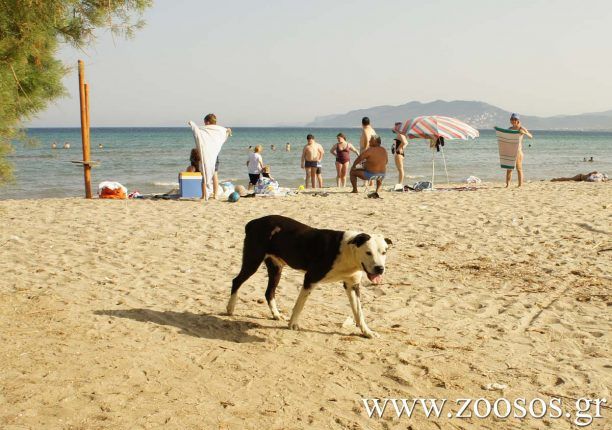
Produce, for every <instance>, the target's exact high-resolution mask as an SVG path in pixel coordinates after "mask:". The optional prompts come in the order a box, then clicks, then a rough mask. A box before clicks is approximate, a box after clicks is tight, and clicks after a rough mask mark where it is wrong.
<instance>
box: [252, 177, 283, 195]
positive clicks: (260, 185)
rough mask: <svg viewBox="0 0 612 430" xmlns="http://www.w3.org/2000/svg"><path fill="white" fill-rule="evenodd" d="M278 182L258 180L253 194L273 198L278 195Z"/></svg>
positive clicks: (268, 179)
mask: <svg viewBox="0 0 612 430" xmlns="http://www.w3.org/2000/svg"><path fill="white" fill-rule="evenodd" d="M278 188H279V186H278V182H277V181H275V180H274V179H270V178H259V180H258V181H257V184H256V185H255V194H263V195H270V196H274V195H276V194H277V193H278Z"/></svg>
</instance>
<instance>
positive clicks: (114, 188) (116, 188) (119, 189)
mask: <svg viewBox="0 0 612 430" xmlns="http://www.w3.org/2000/svg"><path fill="white" fill-rule="evenodd" d="M127 195H128V190H127V188H125V187H124V186H123V185H121V184H120V183H119V182H112V181H103V182H100V184H99V185H98V196H99V197H100V198H101V199H127Z"/></svg>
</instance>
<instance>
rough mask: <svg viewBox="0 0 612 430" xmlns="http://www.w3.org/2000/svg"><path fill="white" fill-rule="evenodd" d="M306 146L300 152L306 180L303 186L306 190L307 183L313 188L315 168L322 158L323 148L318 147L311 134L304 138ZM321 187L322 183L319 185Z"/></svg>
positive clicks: (315, 175)
mask: <svg viewBox="0 0 612 430" xmlns="http://www.w3.org/2000/svg"><path fill="white" fill-rule="evenodd" d="M306 140H307V142H308V143H307V144H306V146H304V150H303V151H302V169H305V170H306V180H305V184H304V186H305V187H306V188H308V182H310V183H311V185H312V188H315V179H316V177H317V168H318V167H319V162H320V161H321V159H322V158H323V147H322V146H321V145H319V144H318V143H317V142H316V141H315V138H314V136H313V135H312V134H309V135H308V136H306ZM321 185H322V183H321Z"/></svg>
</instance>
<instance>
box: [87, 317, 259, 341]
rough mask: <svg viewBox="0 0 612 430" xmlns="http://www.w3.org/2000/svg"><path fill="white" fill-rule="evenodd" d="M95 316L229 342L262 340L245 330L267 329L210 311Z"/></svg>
mask: <svg viewBox="0 0 612 430" xmlns="http://www.w3.org/2000/svg"><path fill="white" fill-rule="evenodd" d="M94 314H95V315H107V316H111V317H115V318H128V319H131V320H134V321H139V322H145V323H146V322H152V323H154V324H158V325H166V326H173V327H177V328H179V329H180V330H181V331H180V332H179V333H180V334H186V335H188V336H193V337H199V338H204V339H219V340H226V341H230V342H238V343H244V342H265V341H266V339H264V338H262V337H259V336H254V335H251V334H249V333H247V331H248V330H251V329H254V328H268V327H264V326H262V325H260V324H257V323H254V322H250V321H238V320H233V321H230V320H227V319H223V318H219V317H217V316H215V315H210V314H194V313H192V312H174V311H156V310H152V309H112V310H110V309H109V310H98V311H94Z"/></svg>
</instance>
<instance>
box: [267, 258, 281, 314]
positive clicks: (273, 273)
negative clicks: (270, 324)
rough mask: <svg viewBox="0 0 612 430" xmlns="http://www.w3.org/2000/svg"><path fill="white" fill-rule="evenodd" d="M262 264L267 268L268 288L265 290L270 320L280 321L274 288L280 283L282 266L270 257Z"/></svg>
mask: <svg viewBox="0 0 612 430" xmlns="http://www.w3.org/2000/svg"><path fill="white" fill-rule="evenodd" d="M264 262H265V263H266V267H267V268H268V288H266V301H267V302H268V307H269V308H270V311H271V312H272V318H274V319H275V320H279V319H281V314H280V312H279V311H278V308H277V307H276V299H275V295H276V287H278V283H279V282H280V278H281V274H282V271H283V266H281V265H279V264H277V262H275V261H274V260H273V259H272V258H270V257H267V258H266V259H265V260H264Z"/></svg>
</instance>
